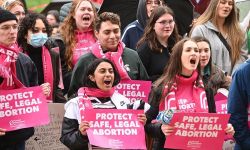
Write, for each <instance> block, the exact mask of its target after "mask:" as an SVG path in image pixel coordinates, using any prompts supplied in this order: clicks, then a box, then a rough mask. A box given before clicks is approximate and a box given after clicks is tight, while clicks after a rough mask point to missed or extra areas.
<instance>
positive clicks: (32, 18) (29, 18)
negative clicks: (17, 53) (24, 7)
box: [17, 13, 52, 51]
mask: <svg viewBox="0 0 250 150" xmlns="http://www.w3.org/2000/svg"><path fill="white" fill-rule="evenodd" d="M37 19H41V20H42V21H43V23H44V25H45V28H46V32H47V35H48V37H49V36H50V35H51V33H52V29H51V27H50V26H49V24H48V22H47V20H46V18H45V16H44V15H42V14H38V13H30V14H28V15H26V16H25V17H24V18H23V20H22V22H21V23H20V25H19V31H18V34H17V43H18V45H19V46H20V47H21V48H22V49H23V50H24V51H26V50H27V47H28V43H27V39H26V38H25V37H26V36H27V34H28V30H29V29H33V28H34V27H35V24H36V20H37Z"/></svg>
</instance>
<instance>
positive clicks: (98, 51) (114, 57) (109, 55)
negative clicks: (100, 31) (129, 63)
mask: <svg viewBox="0 0 250 150" xmlns="http://www.w3.org/2000/svg"><path fill="white" fill-rule="evenodd" d="M123 50H124V46H123V43H122V42H119V44H118V48H117V51H116V52H106V53H105V54H104V53H103V51H102V48H101V45H100V43H99V42H96V43H95V44H94V45H93V47H92V53H93V54H94V55H95V56H96V57H97V58H106V59H109V60H110V61H112V62H113V63H114V65H115V67H116V69H117V71H118V72H119V74H120V76H121V79H122V80H124V79H128V80H130V77H129V76H128V73H127V71H126V70H125V69H124V63H123V60H122V57H121V55H122V53H123Z"/></svg>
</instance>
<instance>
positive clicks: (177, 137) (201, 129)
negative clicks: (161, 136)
mask: <svg viewBox="0 0 250 150" xmlns="http://www.w3.org/2000/svg"><path fill="white" fill-rule="evenodd" d="M229 116H230V115H229V114H214V113H174V116H173V118H172V120H171V123H170V125H171V126H174V127H175V129H174V132H173V133H172V134H171V135H169V136H167V138H166V142H165V145H164V147H165V148H173V149H192V150H196V149H197V150H200V149H202V150H211V149H214V150H219V149H222V145H223V141H224V137H225V131H224V129H225V128H226V126H227V123H228V119H229Z"/></svg>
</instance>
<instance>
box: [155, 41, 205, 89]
mask: <svg viewBox="0 0 250 150" xmlns="http://www.w3.org/2000/svg"><path fill="white" fill-rule="evenodd" d="M187 41H193V42H195V41H194V40H193V39H192V38H184V39H182V40H180V41H179V42H177V43H176V44H175V46H174V47H173V48H172V53H171V56H170V59H169V64H168V66H167V67H166V68H165V70H164V73H163V74H162V76H161V77H160V78H159V79H158V80H156V81H155V83H154V84H153V86H154V88H157V87H159V86H163V87H165V86H166V85H167V86H168V87H169V88H170V87H171V86H172V85H173V83H176V82H177V81H176V75H181V72H182V62H181V56H182V52H183V46H184V43H186V42H187ZM195 43H196V42H195ZM197 71H198V73H199V74H200V65H198V67H197ZM199 79H200V78H197V82H196V83H197V86H199V85H198V84H199V82H198V80H199ZM177 84H178V83H177Z"/></svg>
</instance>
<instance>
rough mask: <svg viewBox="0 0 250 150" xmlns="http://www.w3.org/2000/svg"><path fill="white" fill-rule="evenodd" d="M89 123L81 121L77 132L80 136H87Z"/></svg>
mask: <svg viewBox="0 0 250 150" xmlns="http://www.w3.org/2000/svg"><path fill="white" fill-rule="evenodd" d="M89 127H90V126H89V122H88V121H82V122H81V124H80V125H79V130H80V132H81V134H82V135H87V132H86V131H87V129H88V128H89Z"/></svg>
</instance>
